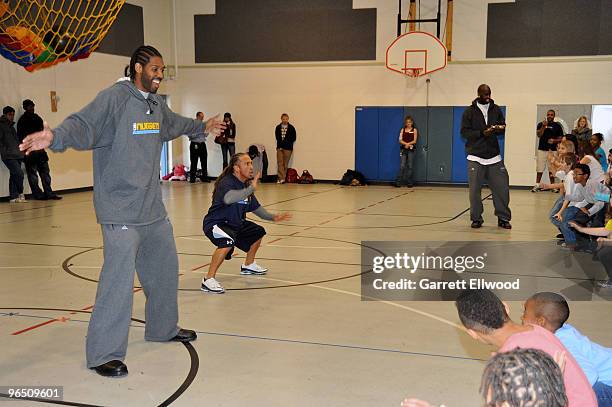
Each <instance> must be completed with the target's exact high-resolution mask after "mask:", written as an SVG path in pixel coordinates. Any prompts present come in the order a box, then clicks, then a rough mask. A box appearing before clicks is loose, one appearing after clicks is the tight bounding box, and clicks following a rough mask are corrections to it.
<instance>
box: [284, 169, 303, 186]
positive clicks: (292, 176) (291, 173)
mask: <svg viewBox="0 0 612 407" xmlns="http://www.w3.org/2000/svg"><path fill="white" fill-rule="evenodd" d="M299 179H300V177H299V176H298V173H297V171H296V170H295V168H289V169H287V176H286V177H285V182H287V183H289V184H295V183H297V182H298V181H299Z"/></svg>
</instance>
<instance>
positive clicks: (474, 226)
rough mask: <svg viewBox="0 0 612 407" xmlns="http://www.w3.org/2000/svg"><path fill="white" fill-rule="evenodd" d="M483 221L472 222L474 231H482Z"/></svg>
mask: <svg viewBox="0 0 612 407" xmlns="http://www.w3.org/2000/svg"><path fill="white" fill-rule="evenodd" d="M482 223H483V222H482V221H481V220H473V221H472V226H471V228H472V229H480V228H481V227H482Z"/></svg>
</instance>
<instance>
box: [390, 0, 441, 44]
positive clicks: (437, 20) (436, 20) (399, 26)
mask: <svg viewBox="0 0 612 407" xmlns="http://www.w3.org/2000/svg"><path fill="white" fill-rule="evenodd" d="M441 2H442V0H438V14H437V16H436V18H426V19H408V20H404V19H403V18H402V0H399V10H398V13H397V36H398V37H399V36H400V35H402V24H408V23H436V37H438V38H440V22H441V20H442V14H441V12H440V8H441V7H442V4H441Z"/></svg>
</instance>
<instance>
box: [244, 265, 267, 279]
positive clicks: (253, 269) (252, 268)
mask: <svg viewBox="0 0 612 407" xmlns="http://www.w3.org/2000/svg"><path fill="white" fill-rule="evenodd" d="M267 272H268V269H267V268H265V267H261V266H260V265H259V264H257V263H255V262H253V263H251V264H249V265H248V266H245V265H244V264H243V265H241V266H240V274H242V275H243V276H244V275H255V276H261V275H263V274H266V273H267Z"/></svg>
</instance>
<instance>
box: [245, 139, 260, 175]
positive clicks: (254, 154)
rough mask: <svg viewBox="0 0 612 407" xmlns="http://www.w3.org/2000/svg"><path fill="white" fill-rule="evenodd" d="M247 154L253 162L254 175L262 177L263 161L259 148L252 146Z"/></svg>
mask: <svg viewBox="0 0 612 407" xmlns="http://www.w3.org/2000/svg"><path fill="white" fill-rule="evenodd" d="M247 154H248V155H249V157H250V158H251V161H252V162H253V174H255V175H257V174H260V175H261V174H262V172H263V160H262V157H261V154H260V153H259V149H258V148H257V146H256V145H251V146H250V147H249V150H248V151H247Z"/></svg>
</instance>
